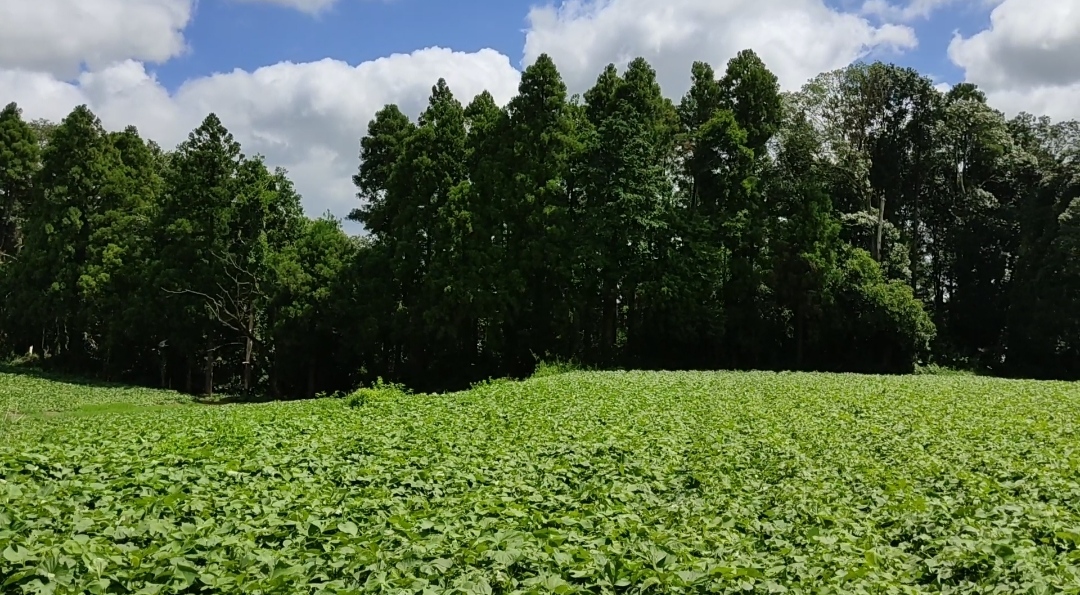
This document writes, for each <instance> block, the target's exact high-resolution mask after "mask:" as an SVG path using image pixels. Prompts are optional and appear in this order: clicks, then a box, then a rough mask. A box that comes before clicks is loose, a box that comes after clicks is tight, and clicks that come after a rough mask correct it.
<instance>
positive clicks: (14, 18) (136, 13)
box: [0, 0, 193, 80]
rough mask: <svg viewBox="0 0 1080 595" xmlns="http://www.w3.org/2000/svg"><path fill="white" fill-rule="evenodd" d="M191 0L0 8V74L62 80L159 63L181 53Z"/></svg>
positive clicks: (77, 0)
mask: <svg viewBox="0 0 1080 595" xmlns="http://www.w3.org/2000/svg"><path fill="white" fill-rule="evenodd" d="M192 9H193V0H6V1H4V2H0V68H6V69H20V70H27V71H34V72H47V73H49V74H52V75H54V76H56V77H58V78H60V79H63V80H70V79H71V78H73V77H75V76H76V75H78V74H79V72H80V71H81V70H82V68H83V66H84V65H85V66H86V67H88V68H89V69H97V68H102V67H105V66H108V65H110V64H112V63H114V62H117V61H120V60H125V59H129V58H130V59H135V60H141V61H146V62H164V61H166V60H168V59H169V58H172V57H174V56H176V55H178V54H180V53H182V52H183V51H184V50H185V49H186V46H185V42H184V35H183V31H184V28H185V27H187V25H188V23H189V22H190V21H191V17H192Z"/></svg>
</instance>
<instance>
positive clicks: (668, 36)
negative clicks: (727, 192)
mask: <svg viewBox="0 0 1080 595" xmlns="http://www.w3.org/2000/svg"><path fill="white" fill-rule="evenodd" d="M528 21H529V29H528V31H527V33H526V38H525V61H526V62H527V63H531V62H532V61H533V60H535V59H536V57H537V56H538V55H540V54H541V53H547V54H549V55H551V56H552V58H553V59H554V60H555V62H556V64H558V66H559V69H560V70H561V71H562V73H563V75H564V77H565V78H566V80H567V84H568V86H569V87H570V88H571V89H572V90H573V91H583V90H584V89H586V88H588V87H589V86H591V85H592V83H593V82H594V81H595V79H596V76H597V75H598V74H600V71H601V70H602V69H603V67H604V66H605V65H606V64H608V63H611V62H614V63H616V64H619V65H621V64H625V63H626V62H628V61H629V60H630V59H633V58H634V57H637V56H643V57H645V58H646V59H647V60H649V62H650V63H651V64H652V65H653V67H654V68H656V70H657V73H658V76H659V79H660V83H661V85H662V86H663V87H664V90H665V92H667V93H668V94H670V95H675V96H678V95H681V94H682V93H683V92H684V91H685V90H686V89H687V88H688V87H689V85H690V65H691V64H692V63H693V62H694V61H695V60H705V61H708V62H709V63H711V64H713V66H714V67H715V68H717V69H718V70H722V69H723V67H724V65H725V63H726V62H727V60H728V59H730V58H731V57H732V56H734V55H735V54H736V53H737V52H738V51H739V50H742V49H746V48H752V49H754V51H756V52H757V53H758V55H760V56H761V58H762V60H764V61H765V63H766V64H767V65H768V67H769V68H770V69H771V70H772V71H773V72H775V73H776V75H777V76H778V77H779V79H780V83H781V85H782V86H783V87H785V88H787V89H793V88H797V87H799V86H801V85H802V84H803V83H805V82H806V80H807V79H809V78H811V77H813V76H815V75H817V74H818V73H820V72H823V71H826V70H832V69H834V68H840V67H842V66H845V65H847V64H849V63H851V62H852V61H853V60H855V59H858V58H860V57H863V56H865V55H867V54H868V53H870V52H872V51H874V50H887V51H893V50H904V49H909V48H913V47H915V45H916V39H915V34H914V32H913V31H912V30H911V29H910V28H909V27H906V26H900V25H892V24H886V25H882V26H873V25H872V24H871V23H869V22H868V21H867V20H866V19H865V18H863V17H860V16H858V15H855V14H851V13H846V12H842V11H838V10H835V9H833V8H830V7H828V6H826V4H825V3H824V1H823V0H668V1H667V2H654V1H652V0H567V1H565V2H563V3H562V4H561V5H560V6H559V7H555V6H545V7H536V8H533V9H532V10H531V11H530V12H529V15H528Z"/></svg>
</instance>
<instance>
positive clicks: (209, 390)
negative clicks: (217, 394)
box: [203, 339, 214, 397]
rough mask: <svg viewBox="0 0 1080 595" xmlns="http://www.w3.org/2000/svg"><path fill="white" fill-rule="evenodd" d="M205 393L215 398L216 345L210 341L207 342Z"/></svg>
mask: <svg viewBox="0 0 1080 595" xmlns="http://www.w3.org/2000/svg"><path fill="white" fill-rule="evenodd" d="M204 374H205V379H204V381H203V393H204V394H205V395H206V396H208V397H212V396H214V345H213V343H212V342H211V341H210V339H207V340H206V367H205V369H204Z"/></svg>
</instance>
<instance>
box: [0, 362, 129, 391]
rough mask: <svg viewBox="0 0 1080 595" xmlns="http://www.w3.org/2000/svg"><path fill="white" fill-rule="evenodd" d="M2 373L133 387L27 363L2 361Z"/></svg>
mask: <svg viewBox="0 0 1080 595" xmlns="http://www.w3.org/2000/svg"><path fill="white" fill-rule="evenodd" d="M0 374H11V375H12V376H27V377H29V378H37V379H39V380H48V381H50V382H59V383H62V384H73V385H76V386H86V387H91V388H131V384H125V383H123V382H111V381H107V380H101V379H94V378H86V377H81V376H74V375H71V374H65V373H60V372H53V371H51V370H46V369H44V368H39V367H36V366H29V365H25V364H22V365H20V364H11V363H0Z"/></svg>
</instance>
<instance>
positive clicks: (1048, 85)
mask: <svg viewBox="0 0 1080 595" xmlns="http://www.w3.org/2000/svg"><path fill="white" fill-rule="evenodd" d="M1077 56H1080V3H1078V2H1076V0H1040V1H1039V2H1031V1H1030V0H1004V1H1003V2H1001V3H1000V5H998V6H997V7H996V8H995V9H994V10H993V12H992V13H991V14H990V26H989V27H988V28H987V29H985V30H983V31H980V32H978V33H976V34H974V35H972V36H971V37H967V38H965V37H963V36H961V35H959V34H957V35H955V36H954V37H953V40H952V42H951V43H950V44H949V58H950V59H951V60H952V61H953V62H954V63H955V64H956V65H957V66H960V67H961V68H963V69H964V73H965V77H966V79H967V80H968V81H970V82H972V83H975V84H977V85H979V86H980V87H982V88H983V89H984V90H985V91H986V92H987V96H988V98H989V99H990V100H991V101H992V102H993V103H994V104H995V105H996V106H998V107H1000V108H1001V109H1004V110H1006V111H1009V112H1013V113H1015V112H1017V111H1020V110H1026V111H1031V112H1035V113H1043V114H1046V115H1049V116H1051V117H1056V118H1080V101H1077V98H1078V97H1080V62H1078V61H1077V59H1076V57H1077Z"/></svg>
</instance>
